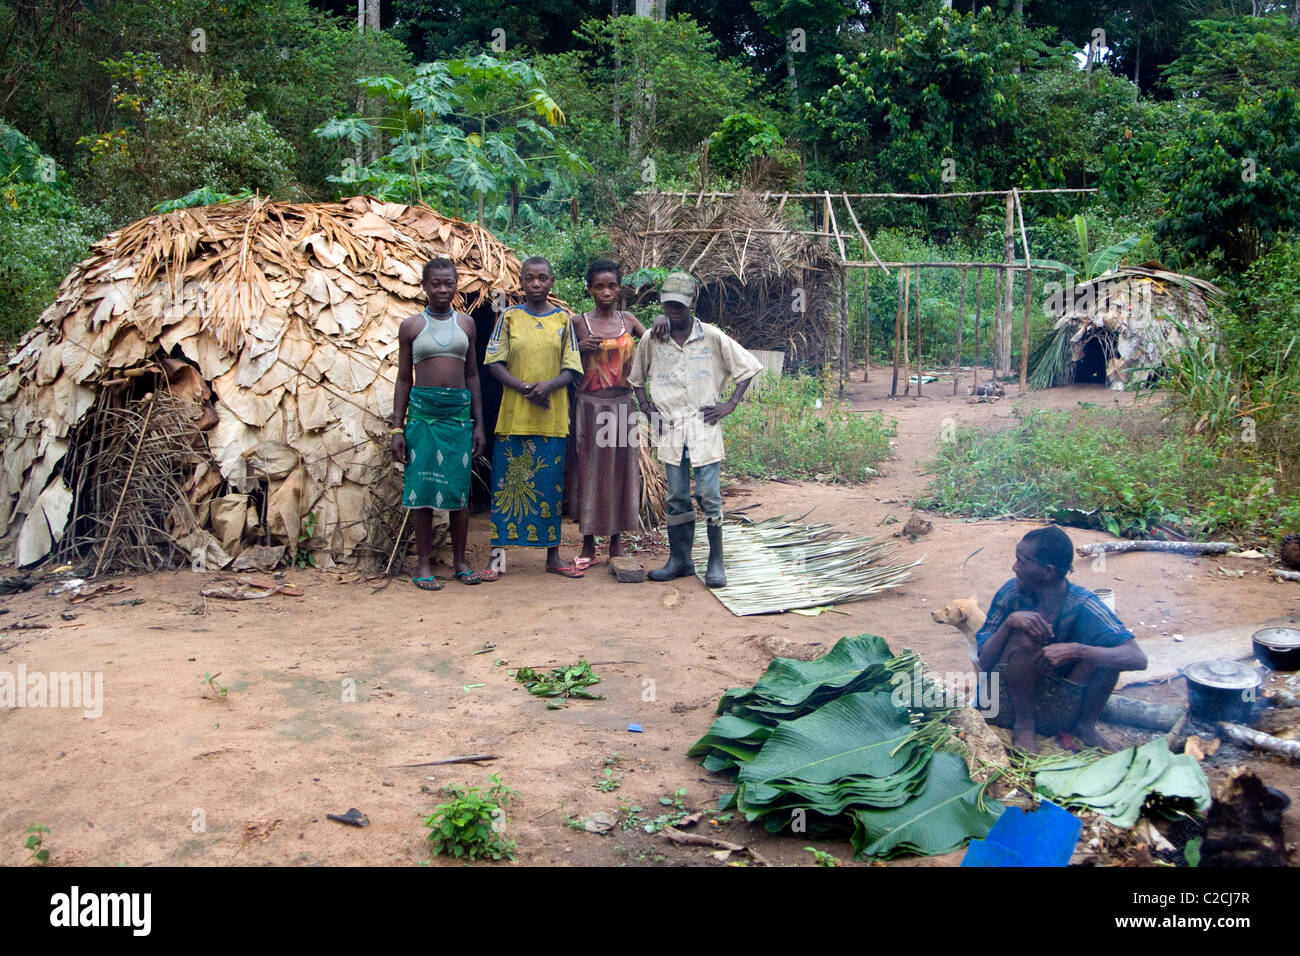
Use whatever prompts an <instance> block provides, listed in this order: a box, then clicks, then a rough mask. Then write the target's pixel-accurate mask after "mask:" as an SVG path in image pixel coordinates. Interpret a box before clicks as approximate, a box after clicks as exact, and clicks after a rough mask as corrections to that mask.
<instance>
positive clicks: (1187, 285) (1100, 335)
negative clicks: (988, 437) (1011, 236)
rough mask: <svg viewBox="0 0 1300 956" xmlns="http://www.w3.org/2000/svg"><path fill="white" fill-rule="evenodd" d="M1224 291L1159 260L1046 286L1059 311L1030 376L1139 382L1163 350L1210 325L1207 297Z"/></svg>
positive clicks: (1117, 384)
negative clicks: (1052, 288) (1056, 287)
mask: <svg viewBox="0 0 1300 956" xmlns="http://www.w3.org/2000/svg"><path fill="white" fill-rule="evenodd" d="M1222 295H1223V293H1222V291H1221V290H1220V289H1219V288H1218V287H1217V286H1215V285H1213V284H1211V283H1209V282H1206V281H1205V280H1204V279H1198V278H1196V277H1195V276H1189V275H1183V274H1181V273H1177V272H1170V271H1169V270H1167V269H1165V268H1164V267H1163V266H1162V265H1160V264H1159V263H1157V262H1149V263H1143V264H1142V265H1137V266H1121V267H1119V268H1117V269H1114V270H1112V271H1110V272H1108V273H1106V274H1105V275H1102V276H1098V277H1097V278H1095V279H1092V280H1089V281H1086V282H1081V283H1078V284H1077V285H1076V284H1070V285H1065V286H1063V287H1060V288H1059V291H1057V292H1056V293H1055V294H1049V298H1048V306H1049V308H1052V309H1053V310H1054V311H1055V312H1056V314H1057V316H1058V319H1057V321H1056V326H1055V328H1054V330H1053V333H1052V336H1051V338H1050V339H1048V340H1046V341H1045V343H1044V345H1043V347H1042V350H1041V353H1040V355H1039V357H1038V358H1037V359H1036V360H1035V362H1036V364H1035V368H1034V374H1033V376H1031V378H1030V384H1031V385H1032V386H1033V387H1034V388H1050V387H1052V386H1055V385H1069V384H1071V383H1073V382H1105V383H1106V385H1107V386H1108V387H1110V388H1112V389H1116V390H1122V389H1124V388H1125V387H1126V386H1127V385H1129V384H1130V383H1134V382H1145V381H1147V380H1148V379H1150V378H1151V377H1152V376H1153V375H1155V374H1156V373H1157V372H1158V371H1159V369H1160V368H1161V367H1162V366H1163V365H1164V362H1165V356H1167V355H1168V354H1169V353H1170V352H1171V351H1174V350H1177V349H1178V348H1180V347H1182V345H1183V344H1184V341H1185V338H1186V337H1187V336H1192V337H1199V336H1201V335H1203V334H1205V333H1206V332H1207V331H1208V330H1209V329H1210V327H1211V325H1210V317H1209V308H1208V306H1209V304H1211V303H1214V302H1216V301H1219V300H1220V299H1221V297H1222Z"/></svg>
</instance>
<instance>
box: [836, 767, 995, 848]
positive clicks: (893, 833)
mask: <svg viewBox="0 0 1300 956" xmlns="http://www.w3.org/2000/svg"><path fill="white" fill-rule="evenodd" d="M979 792H980V785H979V784H978V783H975V782H974V781H973V780H971V778H970V774H969V773H968V772H967V770H966V762H965V761H964V760H962V759H961V757H959V756H957V755H956V754H955V753H947V752H944V753H937V754H935V755H934V757H933V759H931V761H930V767H929V773H928V774H927V775H926V779H925V789H924V790H922V791H921V793H920V795H919V796H917V797H915V798H914V799H912V800H909V801H907V803H905V804H903V805H902V806H901V807H897V808H895V809H891V810H857V811H855V812H854V814H853V818H854V829H853V836H852V838H851V839H852V842H853V848H854V849H855V850H856V851H857V853H858V855H859V856H870V857H891V856H898V855H900V854H903V853H920V854H924V855H934V854H939V853H951V852H952V851H954V850H957V849H959V848H960V847H962V846H963V845H964V844H965V843H966V841H967V840H971V839H983V838H984V837H985V836H987V835H988V832H989V830H990V829H991V828H992V827H993V824H994V822H996V820H997V818H998V815H999V814H1000V813H1001V812H1002V805H1001V804H1000V803H997V802H996V801H992V800H990V801H987V803H986V805H985V807H984V808H983V809H981V807H980V801H979Z"/></svg>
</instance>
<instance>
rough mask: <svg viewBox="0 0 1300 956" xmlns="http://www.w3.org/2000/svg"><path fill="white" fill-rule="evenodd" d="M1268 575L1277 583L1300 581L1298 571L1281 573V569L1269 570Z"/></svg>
mask: <svg viewBox="0 0 1300 956" xmlns="http://www.w3.org/2000/svg"><path fill="white" fill-rule="evenodd" d="M1268 573H1269V574H1271V575H1273V578H1274V579H1275V580H1277V581H1300V571H1283V570H1282V569H1281V568H1269V571H1268Z"/></svg>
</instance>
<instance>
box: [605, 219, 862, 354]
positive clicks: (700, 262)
mask: <svg viewBox="0 0 1300 956" xmlns="http://www.w3.org/2000/svg"><path fill="white" fill-rule="evenodd" d="M691 200H692V201H691V202H687V201H686V199H685V198H684V197H683V196H682V194H680V193H678V194H672V193H644V194H639V195H637V196H635V197H633V198H632V199H631V200H630V201H629V202H628V203H627V205H625V206H624V207H623V208H622V209H621V210H620V212H619V214H618V216H616V217H615V220H614V223H613V226H612V227H611V230H610V231H611V235H612V238H613V240H614V243H615V246H616V247H617V249H618V252H619V257H620V259H621V260H622V264H623V267H624V270H625V271H627V272H629V273H631V272H635V271H637V270H639V269H669V270H673V269H682V270H685V271H686V272H689V273H691V274H692V275H694V276H695V277H696V279H697V280H698V281H699V282H700V292H699V301H698V302H697V305H696V309H695V312H696V314H697V315H698V316H699V317H700V318H702V319H704V320H705V321H706V322H712V323H715V324H717V325H720V326H722V327H723V328H724V329H726V330H727V331H728V332H729V333H730V334H731V335H732V336H733V337H734V338H735V339H736V340H737V341H738V342H740V344H741V345H743V346H745V347H746V348H747V349H751V350H755V351H767V352H784V353H785V366H786V368H798V367H810V368H814V369H819V368H821V367H822V366H823V365H824V364H825V363H826V361H827V360H828V359H829V358H830V353H829V352H828V349H833V348H834V335H833V334H832V331H833V330H834V328H835V325H834V317H835V302H836V299H835V296H836V294H837V293H836V290H837V289H839V287H840V286H839V283H840V280H841V277H842V274H843V271H844V267H843V265H842V264H841V262H840V259H839V258H838V257H837V256H836V255H835V254H834V253H832V252H831V251H830V249H829V247H828V246H826V245H823V244H821V243H819V242H817V241H816V240H815V239H813V238H810V237H809V236H807V235H801V234H800V233H799V232H797V231H796V230H795V228H794V227H792V226H791V225H790V224H789V223H788V222H786V220H785V219H783V218H782V216H781V206H777V207H776V208H773V205H772V204H771V203H770V202H769V201H768V200H766V199H765V198H764V197H763V196H762V195H761V194H757V193H739V194H735V195H731V196H729V197H727V198H718V199H709V198H707V197H703V196H702V197H699V198H696V197H691Z"/></svg>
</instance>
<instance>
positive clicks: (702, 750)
mask: <svg viewBox="0 0 1300 956" xmlns="http://www.w3.org/2000/svg"><path fill="white" fill-rule="evenodd" d="M915 660H916V658H915V657H914V656H912V655H907V656H904V657H900V658H895V657H894V655H893V654H892V653H891V652H890V650H889V645H888V644H886V643H885V640H884V638H881V637H876V636H875V635H874V634H859V635H858V636H857V637H844V638H840V640H839V641H838V642H837V643H836V644H835V646H834V647H833V648H831V651H830V653H828V654H825V655H823V656H821V657H818V658H817V659H815V660H811V661H796V660H792V659H790V658H786V657H778V658H775V659H774V660H773V661H772V663H771V664H769V665H768V668H767V670H766V671H764V672H763V676H762V677H761V678H759V680H758V683H757V684H755V685H754V686H753V687H733V688H731V689H730V690H728V691H727V692H726V693H725V694H723V695H722V699H721V700H720V701H718V713H719V714H721V715H722V716H720V717H719V718H718V719H717V720H715V721H714V722H713V725H712V726H711V727H710V728H709V732H708V733H707V734H705V735H704V736H703V737H701V738H700V739H699V740H697V741H696V742H695V744H694V745H693V746H692V747H691V749H690V750H688V751H687V754H688V755H689V756H692V757H699V756H703V757H704V762H703V763H704V769H705V770H709V771H712V772H714V773H717V772H720V771H724V770H734V769H736V768H737V767H739V766H741V765H742V764H744V763H747V762H749V761H750V760H753V759H754V758H755V757H756V756H757V755H758V752H759V750H760V749H762V747H763V744H764V743H766V742H767V738H768V737H769V736H771V734H772V731H773V730H774V729H775V728H776V727H777V726H779V725H780V724H782V723H783V722H786V721H792V720H795V719H797V718H799V717H803V716H806V715H807V714H811V713H812V712H813V711H814V710H817V709H818V708H819V707H821V706H822V705H823V704H827V703H829V702H830V701H833V700H835V698H837V697H841V696H843V695H844V694H853V693H857V692H859V691H865V690H875V689H879V688H883V687H888V686H889V683H890V680H891V678H892V677H893V675H894V673H895V672H902V671H906V670H907V669H909V668H910V667H911V666H912V665H913V664H914V663H915Z"/></svg>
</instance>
